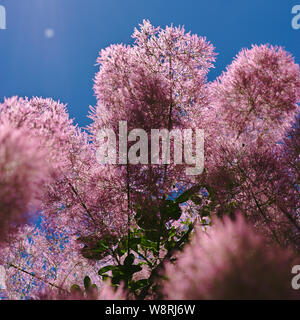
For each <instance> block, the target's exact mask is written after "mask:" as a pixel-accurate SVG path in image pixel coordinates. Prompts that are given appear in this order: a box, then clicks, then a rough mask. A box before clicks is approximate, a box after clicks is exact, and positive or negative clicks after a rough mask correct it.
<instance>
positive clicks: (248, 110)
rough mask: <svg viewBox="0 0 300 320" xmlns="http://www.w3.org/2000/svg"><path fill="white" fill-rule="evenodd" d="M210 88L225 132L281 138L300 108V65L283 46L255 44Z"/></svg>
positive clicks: (244, 51) (239, 55)
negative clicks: (299, 104)
mask: <svg viewBox="0 0 300 320" xmlns="http://www.w3.org/2000/svg"><path fill="white" fill-rule="evenodd" d="M210 91H211V95H212V106H213V108H214V109H215V110H214V111H215V115H216V117H217V119H218V120H217V121H218V122H220V124H221V128H222V127H224V131H223V130H222V131H221V132H222V134H224V133H226V132H229V133H231V134H232V135H233V136H234V137H236V136H240V135H242V136H246V137H247V136H248V137H249V136H250V137H252V139H255V140H256V139H258V138H264V140H265V143H268V141H267V139H269V140H270V141H274V139H275V141H278V140H280V138H281V136H282V133H283V132H284V129H285V128H286V127H288V126H289V125H290V123H291V121H293V117H294V115H295V114H296V113H297V112H298V111H299V110H298V106H297V103H299V102H300V68H299V65H298V64H296V63H295V62H294V59H293V57H292V56H291V55H290V54H289V53H288V52H286V51H285V50H284V49H283V48H281V47H272V46H267V45H261V46H253V47H252V48H251V49H250V50H248V49H243V50H242V51H241V52H240V53H239V54H238V55H237V56H236V58H235V59H234V61H233V62H232V64H231V65H230V66H229V67H227V70H226V72H224V73H223V74H222V75H221V76H220V77H219V78H218V79H217V80H216V81H215V82H213V83H212V84H211V85H210ZM221 128H219V130H220V129H221Z"/></svg>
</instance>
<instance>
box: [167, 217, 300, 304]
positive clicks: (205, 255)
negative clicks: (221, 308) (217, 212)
mask: <svg viewBox="0 0 300 320" xmlns="http://www.w3.org/2000/svg"><path fill="white" fill-rule="evenodd" d="M294 264H296V263H295V261H294V260H293V258H292V255H291V254H290V253H289V252H288V251H282V250H281V249H280V248H278V247H269V246H267V245H266V243H265V240H264V239H263V238H262V237H261V236H259V235H258V234H257V233H255V232H254V231H253V230H252V228H250V226H248V225H247V224H246V222H245V221H244V219H243V218H242V217H241V216H238V217H237V220H236V221H231V220H229V218H225V220H224V222H221V221H218V222H217V223H216V224H215V225H213V226H212V227H211V229H209V230H208V232H204V231H202V230H198V231H197V232H196V234H195V235H194V238H193V240H192V243H191V244H190V245H189V246H187V247H186V248H185V249H184V251H183V252H182V253H181V254H179V255H178V259H177V261H176V263H175V265H173V264H170V263H169V264H168V265H167V266H166V276H167V277H168V278H169V280H168V281H167V282H166V283H165V285H164V293H165V296H166V298H167V299H179V300H180V299H183V300H186V299H190V300H194V299H195V300H197V299H294V298H300V296H299V293H297V292H296V291H295V290H293V289H292V287H291V269H292V267H293V265H294Z"/></svg>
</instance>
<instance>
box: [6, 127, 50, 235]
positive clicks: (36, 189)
mask: <svg viewBox="0 0 300 320" xmlns="http://www.w3.org/2000/svg"><path fill="white" fill-rule="evenodd" d="M45 157H46V155H45V153H43V152H42V151H41V150H40V148H39V142H38V141H37V140H36V139H33V138H31V137H30V135H29V134H28V132H26V131H24V130H21V129H14V128H12V127H11V126H9V125H4V124H2V125H0V241H3V240H4V239H6V240H7V238H8V237H12V236H13V235H14V231H16V229H17V227H18V226H19V225H20V224H22V223H24V222H25V221H27V218H28V213H29V212H30V211H33V210H35V209H36V205H37V204H38V200H39V199H40V196H41V185H42V184H43V183H44V182H45V181H47V180H48V178H49V177H48V175H49V167H48V165H47V162H46V161H45V160H44V158H45Z"/></svg>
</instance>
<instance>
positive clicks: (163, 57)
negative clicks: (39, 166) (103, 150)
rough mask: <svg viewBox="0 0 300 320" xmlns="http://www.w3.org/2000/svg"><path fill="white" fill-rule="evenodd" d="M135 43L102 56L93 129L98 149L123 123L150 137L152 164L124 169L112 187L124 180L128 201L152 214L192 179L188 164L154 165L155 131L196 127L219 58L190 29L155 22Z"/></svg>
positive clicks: (145, 25) (108, 50)
mask: <svg viewBox="0 0 300 320" xmlns="http://www.w3.org/2000/svg"><path fill="white" fill-rule="evenodd" d="M133 38H134V40H135V43H134V45H133V46H125V45H112V46H110V47H108V48H106V49H104V50H102V51H101V52H100V56H99V58H98V60H97V62H98V63H99V64H100V71H99V72H98V73H97V75H96V77H95V85H94V90H95V94H96V97H97V106H96V108H92V113H91V115H90V117H91V119H92V120H93V123H92V124H91V126H90V127H89V129H90V132H91V133H92V135H93V142H94V145H95V147H97V146H98V145H99V142H98V141H97V134H98V132H99V131H100V130H102V129H103V128H112V129H113V130H114V132H115V133H118V125H119V121H127V124H128V132H130V131H131V130H132V129H138V128H141V129H144V130H145V131H146V132H147V133H148V137H149V143H148V146H149V148H148V163H149V165H141V164H138V165H128V166H124V165H119V166H116V167H117V168H116V172H115V174H113V173H112V176H115V178H113V179H112V183H113V181H114V180H117V181H118V184H120V185H121V186H122V189H121V190H122V192H124V198H125V199H126V198H127V197H128V195H129V196H130V200H129V201H128V202H132V203H134V204H135V207H136V208H137V207H139V208H142V211H143V212H147V211H149V208H153V207H154V206H155V204H156V205H157V203H158V202H159V201H160V200H161V199H162V198H163V197H165V195H166V194H169V193H171V192H172V191H173V189H174V181H176V182H177V183H180V182H181V180H188V178H189V177H186V175H185V170H184V168H185V167H184V165H177V166H174V165H173V164H172V163H171V164H170V165H168V166H165V165H163V164H161V165H151V164H150V163H151V159H150V154H151V153H150V151H151V150H150V145H151V143H150V133H151V129H155V128H156V129H163V128H165V129H169V130H171V129H180V130H181V129H184V128H186V127H188V128H191V127H192V126H193V121H192V120H193V119H195V118H196V116H197V115H198V113H199V109H200V108H201V106H202V105H203V104H205V103H206V98H207V90H206V86H205V82H206V74H207V72H208V70H209V69H210V68H211V67H212V62H213V61H214V57H215V54H214V52H213V47H212V45H211V44H210V43H209V42H207V41H206V39H205V38H202V37H199V36H197V35H191V34H190V33H186V32H185V30H184V28H175V27H173V26H171V27H166V28H165V29H162V28H154V27H153V26H152V25H151V24H150V22H149V21H144V22H143V24H141V25H140V29H139V30H138V29H136V30H135V32H134V34H133ZM129 146H130V143H129ZM121 204H122V205H123V203H121ZM129 206H131V205H129ZM150 211H151V210H150ZM149 214H150V215H154V214H158V212H154V213H153V212H149Z"/></svg>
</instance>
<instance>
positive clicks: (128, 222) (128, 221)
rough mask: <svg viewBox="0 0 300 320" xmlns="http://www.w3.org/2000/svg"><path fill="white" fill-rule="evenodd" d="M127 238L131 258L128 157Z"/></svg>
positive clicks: (128, 252)
mask: <svg viewBox="0 0 300 320" xmlns="http://www.w3.org/2000/svg"><path fill="white" fill-rule="evenodd" d="M126 170H127V233H128V234H127V236H128V250H127V255H128V256H129V254H130V224H131V219H130V213H131V210H130V209H131V208H130V185H129V165H128V155H127V167H126Z"/></svg>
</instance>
